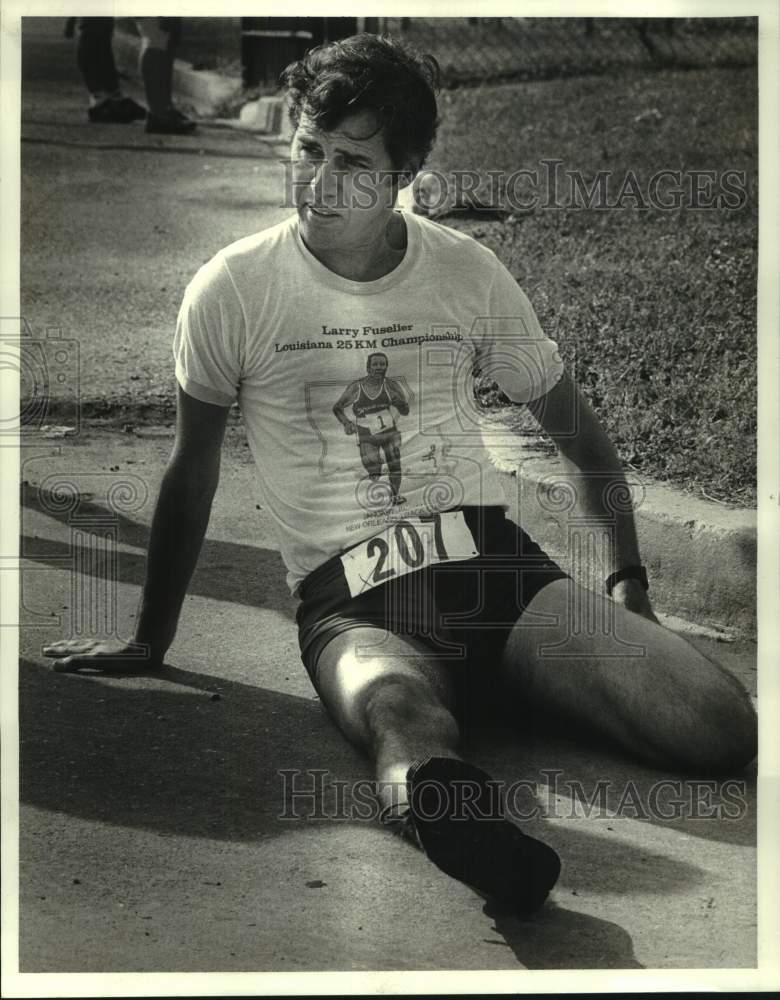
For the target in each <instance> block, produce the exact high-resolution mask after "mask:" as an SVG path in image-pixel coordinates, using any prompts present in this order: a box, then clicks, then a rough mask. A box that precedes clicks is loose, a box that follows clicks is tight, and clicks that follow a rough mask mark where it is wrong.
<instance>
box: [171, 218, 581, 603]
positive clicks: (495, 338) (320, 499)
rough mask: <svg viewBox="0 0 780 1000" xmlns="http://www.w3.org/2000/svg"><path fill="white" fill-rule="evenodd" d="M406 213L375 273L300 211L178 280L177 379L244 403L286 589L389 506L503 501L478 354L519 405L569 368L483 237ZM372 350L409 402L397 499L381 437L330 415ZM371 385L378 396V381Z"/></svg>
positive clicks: (388, 514) (398, 424) (401, 510)
mask: <svg viewBox="0 0 780 1000" xmlns="http://www.w3.org/2000/svg"><path fill="white" fill-rule="evenodd" d="M403 218H404V219H405V221H406V227H407V249H406V253H405V255H404V258H403V260H402V261H401V263H400V264H399V265H398V266H397V267H396V268H395V269H394V270H393V271H391V272H390V273H389V274H386V275H384V276H383V277H381V278H379V279H378V280H376V281H366V282H362V281H351V280H349V279H347V278H343V277H341V276H339V275H337V274H334V273H333V272H332V271H330V270H328V268H326V267H325V266H324V265H323V264H321V263H320V262H319V261H318V260H317V259H316V257H314V256H313V255H312V254H311V253H310V252H309V250H308V249H307V248H306V246H305V244H304V243H303V241H302V239H301V237H300V234H299V232H298V222H297V217H296V216H293V217H292V218H290V219H288V220H286V221H285V222H282V223H280V224H279V225H277V226H274V227H273V228H271V229H267V230H265V231H263V232H261V233H258V234H257V235H254V236H250V237H247V238H245V239H242V240H239V241H238V242H236V243H233V244H232V245H231V246H229V247H227V248H226V249H224V250H222V251H220V252H219V253H218V254H217V255H216V256H215V257H214V258H213V259H212V260H210V261H209V262H208V263H207V264H205V265H204V266H203V267H202V268H201V269H200V270H199V271H198V273H197V274H196V275H195V277H194V278H193V280H192V281H191V283H190V284H189V285H188V287H187V289H186V292H185V294H184V300H183V302H182V306H181V310H180V313H179V319H178V323H177V328H176V336H175V340H174V357H175V360H176V377H177V379H178V381H179V384H180V385H181V387H182V389H183V390H184V391H185V392H186V393H188V394H189V395H191V396H194V397H195V398H196V399H199V400H202V401H204V402H207V403H215V404H217V405H220V406H229V405H230V404H232V403H233V402H235V401H238V403H239V406H240V408H241V411H242V415H243V419H244V423H245V425H246V431H247V437H248V440H249V445H250V448H251V450H252V454H253V456H254V459H255V462H256V466H257V473H258V478H259V489H260V495H261V498H262V500H263V504H264V507H265V509H266V510H267V511H268V513H269V514H270V516H271V517H272V518H273V520H274V522H275V525H276V528H277V532H278V538H279V543H280V548H281V554H282V558H283V559H284V562H285V565H286V566H287V569H288V571H289V572H288V576H287V582H288V584H289V586H290V589H291V590H293V591H295V589H296V587H297V585H298V583H299V582H300V581H301V580H302V579H303V578H304V577H305V576H306V575H307V574H308V573H310V572H311V571H312V570H314V569H316V568H317V566H319V565H320V564H321V563H323V562H325V561H326V560H327V559H329V558H330V557H331V556H333V555H335V554H336V553H338V552H341V551H343V550H344V549H346V548H349V547H350V546H352V545H355V544H356V543H358V542H359V541H361V540H362V539H364V538H367V537H369V536H371V535H373V534H375V533H376V532H377V531H378V530H380V528H381V527H383V526H384V525H385V524H386V523H389V522H391V521H392V520H393V519H397V518H400V517H408V516H409V515H410V514H417V513H430V512H435V511H437V510H445V509H448V508H452V507H456V506H461V505H483V506H484V505H488V504H498V505H505V501H504V496H503V493H502V490H501V486H500V483H499V480H498V477H497V473H496V471H495V469H494V467H493V465H492V464H491V462H490V459H489V457H488V454H487V451H486V449H485V443H484V441H483V427H482V425H481V422H480V420H479V416H478V410H477V407H476V404H475V402H474V396H473V392H472V385H473V371H474V368H475V366H477V367H478V368H479V370H480V371H481V373H482V374H483V375H488V376H491V377H493V378H495V380H496V381H497V382H498V383H499V385H500V386H501V388H502V389H503V390H504V392H505V393H506V394H507V395H508V396H509V397H510V398H511V399H513V400H515V401H516V402H521V403H522V402H529V401H530V400H532V399H535V398H538V397H539V396H542V395H544V393H546V392H547V391H548V390H549V389H551V388H552V387H553V386H554V385H555V384H556V382H557V381H558V380H559V379H560V377H561V375H562V371H563V366H562V364H561V359H560V356H559V355H558V351H557V347H556V345H555V343H554V342H553V341H551V340H549V339H547V338H546V337H545V335H544V334H543V332H542V330H541V328H540V326H539V323H538V321H537V318H536V316H535V314H534V311H533V309H532V307H531V305H530V303H529V301H528V299H527V298H526V296H525V295H524V293H523V292H522V291H521V290H520V289H519V288H518V286H517V283H516V282H515V280H514V279H513V278H512V276H511V275H510V274H509V272H508V271H507V270H506V268H504V266H503V265H502V264H501V263H500V262H499V260H498V258H497V257H496V256H495V254H494V253H493V252H492V251H490V250H488V249H486V248H485V247H483V246H482V245H481V244H479V243H477V242H476V241H475V240H473V239H471V238H470V237H468V236H465V235H463V234H462V233H458V232H456V231H454V230H452V229H448V228H446V227H445V226H441V225H439V224H437V223H434V222H431V221H429V220H427V219H424V218H422V217H421V216H416V215H412V214H404V216H403ZM376 353H382V354H384V355H385V357H386V359H387V367H386V372H385V373H384V375H385V377H386V379H387V383H388V384H389V385H390V386H392V388H393V391H394V392H395V393H396V394H397V393H398V390H399V389H400V391H401V392H402V393H403V396H404V398H405V401H406V403H407V404H408V413H406V414H405V415H401V414H400V413H399V412H398V411H397V410H394V412H393V426H394V429H395V430H396V431H397V432H398V434H400V440H399V438H398V434H395V435H393V439H394V441H395V442H396V444H397V446H398V451H399V452H400V470H401V485H400V492H401V494H402V495H403V496H404V497H405V498H406V503H404V504H403V505H402V506H398V507H392V506H390V505H389V504H388V500H389V499H390V497H391V492H390V490H391V487H390V476H389V469H388V465H387V460H388V456H387V455H386V454H384V453H383V450H382V448H381V447H377V446H376V445H377V442H380V443H381V438H370V439H368V443H366V439H365V437H364V438H363V443H362V444H361V440H360V439H361V435H359V434H357V433H355V434H347V433H346V431H345V427H344V424H343V423H342V421H341V420H339V419H338V418H337V416H336V414H335V413H334V405H335V404H336V403H337V402H338V401H339V400H340V399H341V397H342V396H343V394H344V392H345V390H346V389H347V387H348V386H350V385H351V384H353V383H355V382H356V381H358V380H362V379H366V378H367V375H368V372H367V360H368V358H369V356H370V355H371V354H376ZM364 384H367V385H369V387H370V388H369V395H370V396H371V397H373V396H374V394H375V393H376V392H378V391H379V390H378V389H377V388H376V383H370V382H367V383H364ZM347 416H351V414H347ZM372 442H373V444H374V446H373V447H372V446H371V445H372ZM395 459H396V466H395V470H396V471H395V476H396V479H397V474H398V473H397V466H398V461H399V459H398V454H397V453H396V455H395ZM364 461H366V462H369V464H368V465H366V464H364ZM371 462H373V465H371V464H370V463H371ZM377 462H380V463H381V464H380V465H379V468H380V469H381V474H380V476H379V478H378V479H377V478H376V471H377ZM369 468H373V471H374V473H375V476H374V478H373V479H372V478H369V471H368V469H369Z"/></svg>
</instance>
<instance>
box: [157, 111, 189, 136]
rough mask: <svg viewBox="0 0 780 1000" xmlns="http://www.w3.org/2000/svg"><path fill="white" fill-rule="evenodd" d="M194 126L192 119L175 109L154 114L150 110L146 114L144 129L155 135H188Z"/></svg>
mask: <svg viewBox="0 0 780 1000" xmlns="http://www.w3.org/2000/svg"><path fill="white" fill-rule="evenodd" d="M196 128H197V125H196V124H195V122H194V121H192V120H191V119H189V118H188V117H187V116H186V115H183V114H182V113H181V111H177V110H176V109H172V110H171V111H166V112H165V114H164V115H154V114H152V112H151V111H150V112H149V114H148V115H147V116H146V131H147V132H152V133H155V134H157V135H189V134H190V133H191V132H194V131H195V129H196Z"/></svg>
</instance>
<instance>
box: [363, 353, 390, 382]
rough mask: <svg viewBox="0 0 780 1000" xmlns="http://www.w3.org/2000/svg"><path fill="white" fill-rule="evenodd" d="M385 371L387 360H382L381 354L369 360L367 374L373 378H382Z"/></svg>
mask: <svg viewBox="0 0 780 1000" xmlns="http://www.w3.org/2000/svg"><path fill="white" fill-rule="evenodd" d="M386 371H387V358H383V357H382V355H381V354H377V356H376V357H374V358H371V360H370V361H369V362H368V374H369V375H371V376H372V377H373V378H384V377H385V372H386Z"/></svg>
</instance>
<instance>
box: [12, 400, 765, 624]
mask: <svg viewBox="0 0 780 1000" xmlns="http://www.w3.org/2000/svg"><path fill="white" fill-rule="evenodd" d="M46 421H47V427H48V430H47V431H43V430H42V431H41V432H40V433H37V434H36V433H25V434H24V436H23V442H24V444H25V445H31V444H34V443H36V442H40V441H41V440H46V439H47V435H48V437H57V436H59V437H63V436H65V434H62V433H60V431H59V425H68V426H69V427H70V428H71V429H72V430H71V431H69V432H68V436H70V434H71V433H72V434H74V435H75V436H76V437H78V436H80V435H81V434H89V431H90V430H91V429H94V430H99V431H111V432H116V433H134V434H139V435H141V436H148V434H152V435H154V436H156V435H162V436H172V435H173V424H174V423H175V403H174V401H173V399H171V400H168V401H160V402H157V403H148V404H141V403H138V402H137V401H128V402H127V403H119V402H115V403H108V402H106V401H93V402H90V401H88V400H81V402H80V404H79V407H78V414H75V413H74V410H73V407H72V406H69V407H57V406H52V407H50V408H49V411H47V416H46ZM229 424H230V426H231V427H233V428H234V430H235V432H236V433H239V434H242V435H243V434H244V433H245V432H244V428H243V424H242V423H241V417H240V414H239V413H238V411H237V410H235V409H234V410H232V411H231V415H230V419H229ZM527 447H528V446H526V448H527ZM492 458H493V461H494V464H495V466H496V467H497V468H498V470H499V474H500V478H501V482H502V486H503V489H504V493H505V496H506V499H507V502H508V504H509V512H510V516H511V517H512V518H513V520H515V521H517V522H518V523H520V524H522V525H523V527H524V528H525V530H526V531H527V532H528V534H529V535H530V536H531V537H532V538H533V539H534V540H535V541H536V542H538V544H539V545H541V547H542V548H543V549H545V551H547V552H548V553H549V554H550V555H551V556H552V557H553V558H554V559H555V560H556V561H558V562H559V563H560V564H561V565H562V566H563V567H564V568H565V569H566V570H567V571H568V572H570V573H572V575H573V576H574V578H575V579H577V580H578V581H579V582H581V583H582V584H584V585H585V586H587V587H589V588H590V589H592V590H595V591H596V592H599V593H600V592H602V590H603V580H604V576H605V575H606V574H605V573H604V571H603V569H602V567H601V564H600V562H599V561H598V552H599V550H600V543H599V538H600V535H601V533H602V532H603V528H602V529H601V532H599V531H595V530H594V529H593V525H592V524H591V525H589V524H588V523H587V522H585V521H584V520H583V519H582V517H581V516H580V514H579V512H578V510H577V508H576V506H575V504H574V502H573V500H574V498H575V496H576V488H577V487H576V481H575V480H574V479H573V478H572V477H571V476H567V475H566V473H565V472H564V470H563V465H562V463H561V461H560V459H559V458H558V457H557V456H556V455H545V456H541V455H540V454H539V451H538V448H537V449H535V450H534V449H529V450H524V449H522V450H521V449H518V448H517V446H515V447H513V448H511V449H510V448H509V447H502V448H499V449H496V450H494V451H493V454H492ZM627 480H628V483H629V486H630V487H631V493H632V497H631V499H632V503H633V507H634V511H635V518H636V524H637V532H638V535H639V545H640V552H641V555H642V559H643V561H644V564H645V565H646V567H647V572H648V576H649V578H650V596H651V599H652V602H653V607H654V608H655V609H656V610H657V611H658V612H663V613H664V614H666V615H671V616H674V617H675V618H678V619H684V620H685V621H688V622H693V623H695V624H696V625H698V626H704V627H706V628H707V629H709V630H710V633H711V634H713V635H715V636H717V637H718V638H720V639H722V640H724V641H731V640H733V639H737V638H747V639H755V637H756V629H757V624H756V587H757V569H756V558H757V548H758V546H757V512H756V511H755V510H751V509H746V508H736V509H730V508H727V507H725V506H720V505H719V504H716V503H710V502H708V501H705V500H700V499H698V497H696V496H694V495H692V494H690V493H685V492H683V491H681V490H678V489H675V488H674V487H671V486H668V485H666V484H664V483H659V482H655V481H653V480H651V479H649V478H648V477H646V476H641V477H640V476H638V475H636V474H631V473H629V474H627ZM621 499H623V498H620V497H615V501H614V502H615V504H616V505H617V504H619V503H620V502H621ZM585 557H586V559H587V563H588V566H589V569H584V568H582V567H581V566H580V565H579V563H580V561H581V560H582V561H585Z"/></svg>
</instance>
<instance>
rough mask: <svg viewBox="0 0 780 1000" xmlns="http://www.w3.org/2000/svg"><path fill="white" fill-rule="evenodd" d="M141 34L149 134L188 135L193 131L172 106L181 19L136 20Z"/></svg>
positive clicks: (141, 58)
mask: <svg viewBox="0 0 780 1000" xmlns="http://www.w3.org/2000/svg"><path fill="white" fill-rule="evenodd" d="M136 23H137V25H138V30H139V32H140V34H141V57H140V70H141V76H142V78H143V81H144V89H145V91H146V100H147V103H148V105H149V115H148V116H147V119H146V131H147V132H157V133H164V134H169V135H186V134H187V133H189V132H192V131H194V129H195V122H193V121H190V119H189V118H187V117H186V115H183V114H182V113H181V112H180V111H179V110H178V109H177V108H175V107H174V105H173V59H174V50H175V47H176V44H177V43H178V41H179V37H180V33H181V18H177V17H141V18H137V19H136Z"/></svg>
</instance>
